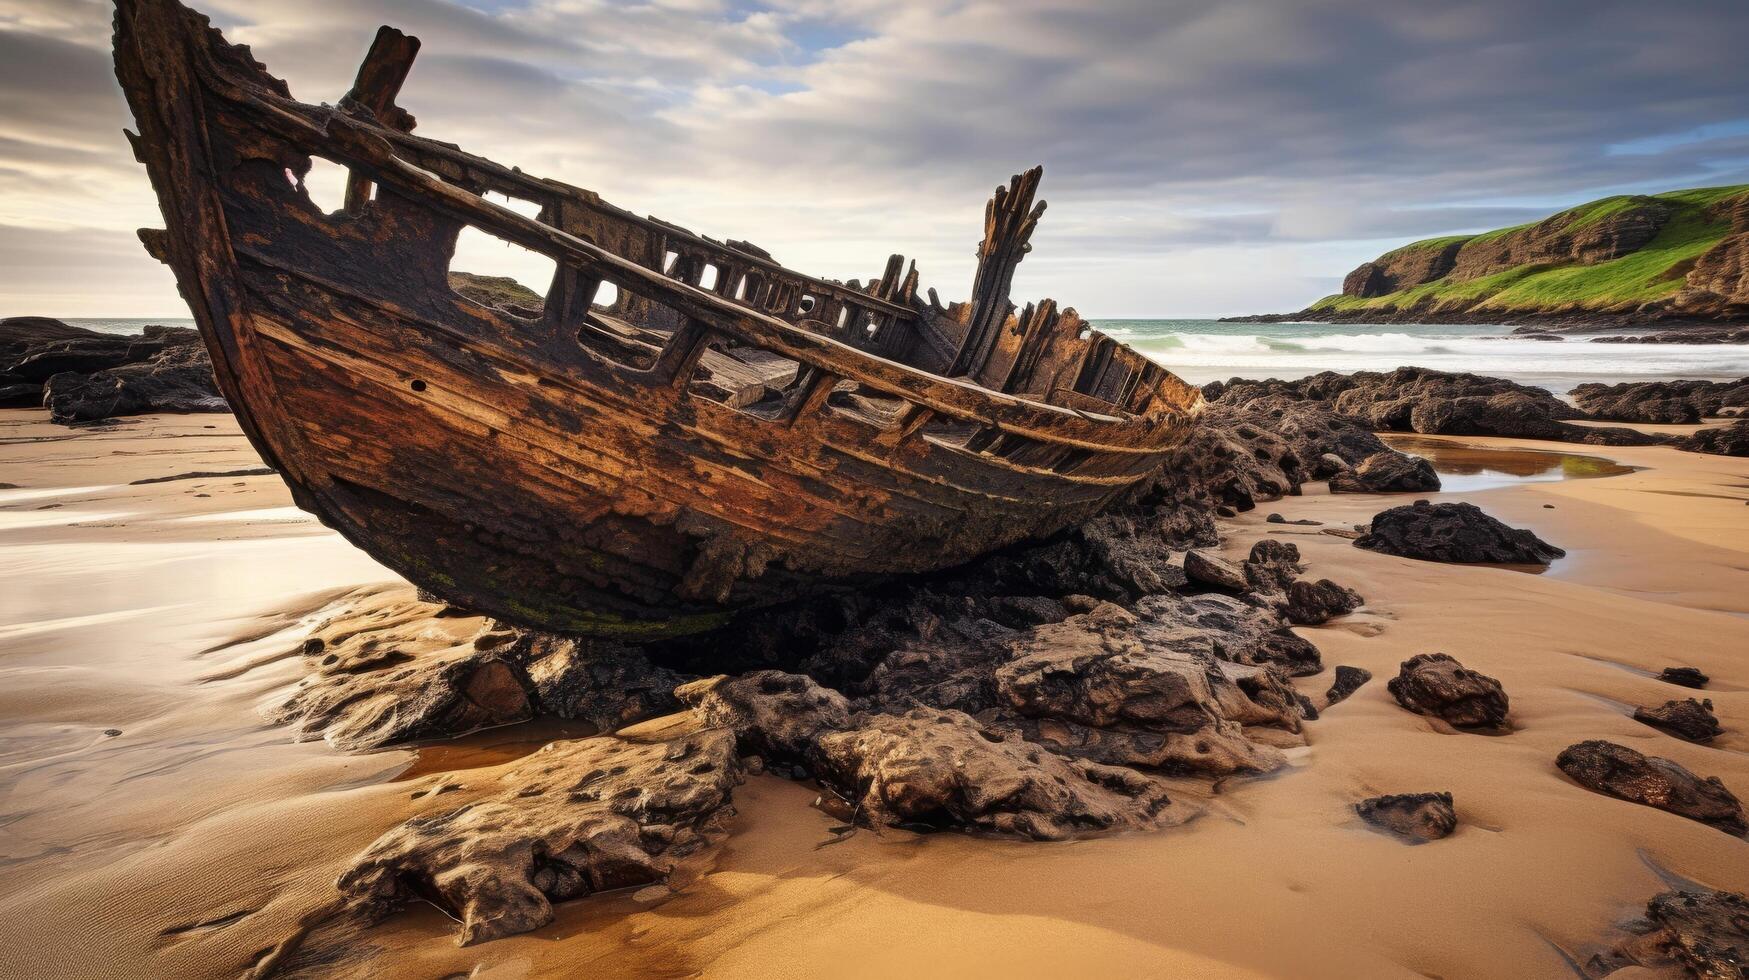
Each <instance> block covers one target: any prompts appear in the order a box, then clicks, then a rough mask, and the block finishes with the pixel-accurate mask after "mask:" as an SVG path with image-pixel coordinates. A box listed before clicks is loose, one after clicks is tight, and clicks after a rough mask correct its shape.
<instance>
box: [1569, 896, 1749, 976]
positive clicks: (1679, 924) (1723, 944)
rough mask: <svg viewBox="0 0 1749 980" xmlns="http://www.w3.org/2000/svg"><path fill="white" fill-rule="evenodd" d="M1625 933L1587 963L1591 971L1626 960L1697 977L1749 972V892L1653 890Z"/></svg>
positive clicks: (1604, 971) (1608, 970) (1603, 972)
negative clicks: (1642, 914)
mask: <svg viewBox="0 0 1749 980" xmlns="http://www.w3.org/2000/svg"><path fill="white" fill-rule="evenodd" d="M1627 932H1628V933H1629V935H1628V937H1627V938H1625V939H1623V940H1621V941H1620V942H1618V943H1616V944H1615V945H1614V946H1613V948H1611V949H1609V950H1607V951H1605V952H1602V953H1598V954H1597V955H1595V956H1593V957H1592V958H1591V959H1590V960H1589V961H1588V962H1587V963H1586V964H1585V972H1586V974H1587V975H1589V976H1592V977H1604V976H1608V975H1609V974H1612V973H1614V972H1616V971H1617V970H1621V969H1625V968H1627V967H1630V966H1642V967H1647V968H1649V969H1653V970H1658V969H1663V968H1666V967H1677V968H1680V969H1681V970H1682V971H1683V972H1684V973H1685V974H1686V975H1688V976H1691V977H1699V978H1701V980H1741V978H1742V977H1744V976H1745V975H1749V898H1745V897H1744V896H1743V895H1742V894H1740V893H1737V892H1720V891H1709V890H1706V889H1683V890H1678V891H1668V892H1664V893H1663V894H1661V895H1656V896H1653V898H1652V900H1651V901H1649V902H1647V903H1646V917H1645V918H1644V919H1643V920H1641V921H1638V922H1634V923H1630V924H1629V925H1628V927H1627Z"/></svg>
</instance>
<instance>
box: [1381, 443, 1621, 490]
mask: <svg viewBox="0 0 1749 980" xmlns="http://www.w3.org/2000/svg"><path fill="white" fill-rule="evenodd" d="M1379 437H1380V438H1381V439H1383V440H1384V441H1385V444H1386V445H1388V446H1390V447H1391V448H1392V449H1399V450H1402V451H1403V452H1406V453H1410V454H1413V455H1416V456H1420V457H1422V458H1424V459H1426V460H1427V461H1428V462H1430V463H1432V464H1433V468H1434V470H1436V471H1437V472H1438V473H1439V480H1440V484H1441V490H1442V491H1444V492H1447V493H1450V492H1463V491H1475V490H1489V489H1493V488H1494V487H1505V486H1512V485H1514V484H1518V483H1546V482H1550V481H1554V480H1587V479H1592V478H1595V477H1602V476H1620V475H1622V474H1624V473H1632V472H1633V471H1634V470H1635V469H1636V468H1637V467H1633V466H1625V465H1623V464H1621V463H1618V462H1616V461H1615V460H1612V459H1605V458H1604V457H1602V456H1585V455H1581V454H1578V453H1564V452H1550V451H1545V450H1540V449H1491V448H1487V447H1484V446H1472V445H1467V444H1465V443H1461V442H1449V441H1447V440H1445V439H1435V438H1429V437H1427V436H1414V435H1397V434H1385V433H1380V436H1379Z"/></svg>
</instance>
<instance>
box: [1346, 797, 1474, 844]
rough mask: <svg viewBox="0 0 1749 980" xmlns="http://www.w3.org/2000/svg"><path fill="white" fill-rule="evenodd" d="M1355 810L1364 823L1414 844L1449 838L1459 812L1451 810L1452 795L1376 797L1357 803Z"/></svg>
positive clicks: (1455, 826) (1454, 828)
mask: <svg viewBox="0 0 1749 980" xmlns="http://www.w3.org/2000/svg"><path fill="white" fill-rule="evenodd" d="M1354 809H1355V812H1356V813H1359V814H1360V818H1361V819H1362V820H1365V821H1366V822H1367V823H1369V824H1372V825H1373V826H1374V827H1378V828H1379V829H1381V830H1385V831H1389V832H1390V833H1393V834H1396V835H1397V836H1398V837H1401V838H1403V839H1404V840H1406V841H1408V842H1409V843H1411V844H1425V843H1427V842H1429V841H1436V840H1439V839H1441V838H1443V837H1449V836H1451V832H1452V831H1454V830H1456V829H1457V811H1456V810H1454V809H1453V808H1452V804H1451V794H1450V793H1399V794H1395V795H1391V796H1374V797H1371V798H1369V799H1365V800H1361V801H1360V802H1359V803H1356V804H1355V805H1354Z"/></svg>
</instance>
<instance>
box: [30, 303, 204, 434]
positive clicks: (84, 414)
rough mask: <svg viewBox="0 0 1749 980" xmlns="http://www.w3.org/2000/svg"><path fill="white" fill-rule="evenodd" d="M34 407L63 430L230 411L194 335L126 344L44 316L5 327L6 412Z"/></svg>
mask: <svg viewBox="0 0 1749 980" xmlns="http://www.w3.org/2000/svg"><path fill="white" fill-rule="evenodd" d="M34 406H46V407H47V408H48V409H49V411H50V414H51V417H53V419H54V420H55V421H56V422H61V423H63V424H72V423H77V422H93V421H98V420H101V419H107V418H113V417H115V416H120V415H140V414H145V413H149V412H177V413H185V412H223V411H227V406H226V405H225V401H224V399H223V398H222V397H220V395H219V392H218V387H217V385H216V383H215V382H214V381H213V374H212V362H211V360H210V359H209V358H208V357H207V352H206V347H205V345H204V344H202V343H201V340H200V335H199V334H197V333H196V332H195V331H193V330H188V329H184V328H176V327H159V326H149V327H147V328H145V331H144V332H143V333H141V334H137V335H134V336H126V337H124V336H117V335H113V334H104V333H98V332H96V331H92V330H85V329H83V328H81V327H73V326H69V325H67V324H65V323H61V322H60V321H58V320H50V319H47V318H45V317H13V318H11V319H8V320H0V407H34Z"/></svg>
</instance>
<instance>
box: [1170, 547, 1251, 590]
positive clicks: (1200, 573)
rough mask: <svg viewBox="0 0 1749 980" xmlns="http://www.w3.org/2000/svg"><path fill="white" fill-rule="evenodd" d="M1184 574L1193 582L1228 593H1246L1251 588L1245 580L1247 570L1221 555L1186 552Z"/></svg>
mask: <svg viewBox="0 0 1749 980" xmlns="http://www.w3.org/2000/svg"><path fill="white" fill-rule="evenodd" d="M1184 574H1185V575H1186V576H1188V577H1189V579H1190V580H1191V581H1192V582H1196V583H1198V584H1201V585H1206V586H1209V587H1210V588H1215V589H1223V590H1225V591H1227V592H1245V591H1247V590H1248V589H1249V588H1250V583H1249V582H1247V581H1246V580H1245V570H1244V569H1242V568H1240V567H1239V566H1238V565H1235V564H1233V563H1232V562H1230V561H1228V560H1226V559H1225V558H1222V557H1221V556H1219V555H1206V554H1203V553H1202V552H1200V551H1187V552H1185V553H1184Z"/></svg>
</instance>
